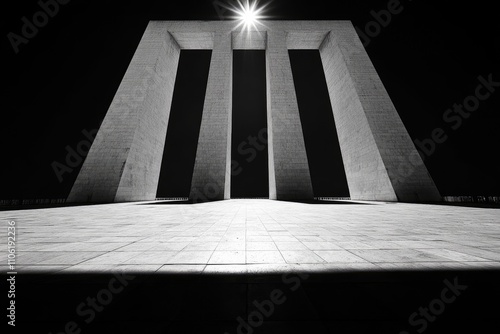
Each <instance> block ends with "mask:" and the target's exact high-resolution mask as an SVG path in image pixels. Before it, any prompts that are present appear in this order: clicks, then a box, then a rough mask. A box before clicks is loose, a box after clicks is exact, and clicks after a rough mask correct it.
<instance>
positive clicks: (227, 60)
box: [189, 31, 233, 202]
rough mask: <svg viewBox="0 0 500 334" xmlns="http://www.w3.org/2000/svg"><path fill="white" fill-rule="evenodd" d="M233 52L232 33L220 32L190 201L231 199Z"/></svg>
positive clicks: (212, 64)
mask: <svg viewBox="0 0 500 334" xmlns="http://www.w3.org/2000/svg"><path fill="white" fill-rule="evenodd" d="M232 66H233V50H232V46H231V32H230V31H224V32H216V33H215V34H214V47H213V51H212V59H211V62H210V70H209V74H208V82H207V92H206V95H205V105H204V107H203V116H202V119H201V126H200V135H199V139H198V149H197V152H196V161H195V165H194V170H193V178H192V182H191V192H190V195H189V198H190V199H191V200H192V201H194V202H205V201H213V200H222V199H229V198H230V190H231V186H230V185H231V184H230V182H231V116H232V115H231V112H232Z"/></svg>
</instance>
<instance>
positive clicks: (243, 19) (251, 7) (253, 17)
mask: <svg viewBox="0 0 500 334" xmlns="http://www.w3.org/2000/svg"><path fill="white" fill-rule="evenodd" d="M257 5H258V3H257V1H254V2H253V3H251V4H250V0H246V1H245V2H244V3H243V2H241V1H240V0H238V6H239V7H233V8H228V9H229V10H231V11H232V12H233V13H235V16H234V18H235V19H236V20H238V21H239V24H238V26H237V27H240V26H241V27H243V29H244V30H251V29H252V28H254V29H256V28H257V25H258V24H261V22H260V20H262V19H264V18H265V17H264V16H262V15H261V14H262V12H263V10H264V8H265V6H263V7H260V8H257Z"/></svg>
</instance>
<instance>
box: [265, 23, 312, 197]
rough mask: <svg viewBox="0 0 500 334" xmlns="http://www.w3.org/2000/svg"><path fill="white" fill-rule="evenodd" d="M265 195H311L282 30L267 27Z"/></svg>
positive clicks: (307, 165) (306, 162)
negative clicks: (267, 188)
mask: <svg viewBox="0 0 500 334" xmlns="http://www.w3.org/2000/svg"><path fill="white" fill-rule="evenodd" d="M266 72H267V73H266V74H267V115H268V118H267V123H268V150H269V197H270V198H271V199H279V200H280V199H283V200H289V199H312V198H313V189H312V183H311V177H310V173H309V164H308V161H307V155H306V149H305V144H304V136H303V134H302V125H301V122H300V115H299V108H298V104H297V97H296V95H295V86H294V83H293V76H292V69H291V64H290V58H289V55H288V49H287V41H286V32H285V31H268V33H267V49H266Z"/></svg>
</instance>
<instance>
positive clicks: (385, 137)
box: [320, 22, 440, 201]
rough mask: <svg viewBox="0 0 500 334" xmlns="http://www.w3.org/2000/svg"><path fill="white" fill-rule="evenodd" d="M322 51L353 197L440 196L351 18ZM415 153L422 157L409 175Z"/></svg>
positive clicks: (425, 198) (434, 198)
mask: <svg viewBox="0 0 500 334" xmlns="http://www.w3.org/2000/svg"><path fill="white" fill-rule="evenodd" d="M320 53H321V57H322V61H323V66H324V70H325V75H326V79H327V85H328V90H329V93H330V99H331V103H332V109H333V114H334V118H335V123H336V127H337V131H338V136H339V142H340V147H341V151H342V157H343V159H344V165H345V171H346V175H347V182H348V185H349V191H350V193H351V198H352V199H364V200H386V201H396V200H400V201H438V200H440V195H439V192H438V190H437V188H436V186H435V185H434V182H433V181H432V178H431V177H430V175H429V173H428V172H427V170H426V168H425V165H424V164H423V163H421V160H419V159H421V158H420V156H419V154H418V152H417V151H416V149H415V146H414V145H413V142H412V141H411V138H410V137H409V135H408V133H407V131H406V129H405V127H404V125H403V123H402V121H401V119H400V117H399V115H398V114H397V112H396V109H395V108H394V105H393V103H392V101H391V100H390V98H389V95H388V94H387V91H386V90H385V88H384V85H383V84H382V82H381V80H380V78H379V76H378V74H377V72H376V71H375V68H374V67H373V64H372V63H371V61H370V59H369V57H368V54H367V53H366V51H365V49H364V47H363V45H362V43H361V41H360V40H359V38H358V36H357V34H356V32H355V29H354V27H353V26H352V24H350V23H347V22H346V23H344V24H343V26H340V27H337V29H335V30H332V31H331V32H330V33H329V34H328V35H327V37H326V38H325V40H324V41H323V43H322V45H321V47H320ZM410 159H411V161H412V162H415V161H419V162H420V163H419V167H417V168H416V169H415V171H414V173H413V174H412V175H410V176H407V175H406V174H405V173H406V170H403V167H405V166H408V165H409V164H410V163H409V161H410Z"/></svg>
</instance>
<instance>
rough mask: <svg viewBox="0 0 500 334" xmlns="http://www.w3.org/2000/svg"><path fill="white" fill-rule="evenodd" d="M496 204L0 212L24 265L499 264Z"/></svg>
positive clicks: (190, 268) (306, 267) (26, 268)
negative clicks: (14, 237) (491, 206)
mask: <svg viewBox="0 0 500 334" xmlns="http://www.w3.org/2000/svg"><path fill="white" fill-rule="evenodd" d="M498 212H499V211H498V209H484V208H466V207H454V206H442V205H426V204H403V203H377V202H359V203H354V202H350V201H346V202H343V203H341V204H305V203H294V202H281V201H270V200H252V199H245V200H229V201H220V202H212V203H203V204H194V205H192V204H159V203H124V204H106V205H94V206H78V207H63V208H53V209H37V210H24V211H4V212H1V213H0V219H1V220H2V221H4V222H5V221H6V220H9V219H11V220H15V221H16V226H17V231H16V233H17V249H16V251H17V268H18V271H19V272H21V273H22V272H52V273H55V272H110V271H130V272H159V273H169V272H185V273H218V272H222V273H227V272H236V273H249V272H250V273H252V272H256V273H259V272H286V271H297V270H301V271H332V270H333V271H335V270H384V269H387V270H393V269H399V268H401V269H429V268H433V269H435V268H443V269H451V268H456V269H460V268H464V269H465V268H474V269H477V268H500V215H499V214H498ZM5 226H6V225H5ZM6 230H7V229H6V228H5V229H3V230H2V231H1V235H2V238H5V240H6V238H7V236H6V234H7V231H6ZM0 260H1V262H2V263H3V264H6V262H7V254H6V253H3V254H0ZM0 268H2V269H3V270H4V269H6V266H5V265H2V266H0Z"/></svg>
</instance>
